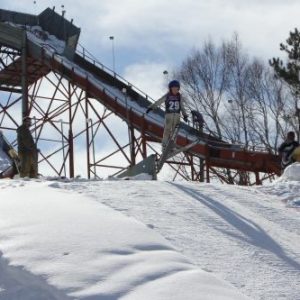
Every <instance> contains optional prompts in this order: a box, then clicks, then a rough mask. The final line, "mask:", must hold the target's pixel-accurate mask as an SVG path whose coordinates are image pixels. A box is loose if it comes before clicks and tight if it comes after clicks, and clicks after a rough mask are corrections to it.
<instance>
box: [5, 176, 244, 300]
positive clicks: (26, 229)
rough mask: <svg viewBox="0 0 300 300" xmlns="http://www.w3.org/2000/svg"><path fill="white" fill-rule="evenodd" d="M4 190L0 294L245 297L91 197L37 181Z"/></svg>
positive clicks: (27, 298) (36, 298)
mask: <svg viewBox="0 0 300 300" xmlns="http://www.w3.org/2000/svg"><path fill="white" fill-rule="evenodd" d="M76 184H79V183H75V182H74V185H76ZM81 186H82V187H84V184H83V183H81ZM0 190H1V197H0V251H1V252H0V290H1V292H0V299H12V300H17V299H22V300H42V299H43V300H46V299H47V300H48V299H49V300H52V299H57V300H62V299H89V300H91V299H97V300H101V299H103V300H104V299H110V300H114V299H123V300H125V299H130V300H135V299H139V300H140V299H143V300H147V299H149V300H150V299H151V300H166V299H170V300H171V299H172V300H177V299H178V300H179V299H180V300H182V299H189V300H196V299H197V300H198V299H202V300H211V299H214V300H225V299H226V300H235V299H238V300H242V299H247V298H246V297H244V296H243V295H241V294H240V292H238V291H237V290H236V289H235V288H233V287H232V286H231V285H229V284H228V283H226V282H225V281H223V280H220V279H217V278H216V277H215V276H213V275H212V274H209V273H207V272H204V271H202V270H201V269H199V268H198V267H196V266H194V265H193V264H192V263H190V261H189V260H188V259H187V258H186V257H184V256H183V255H182V254H180V253H178V252H177V251H176V250H175V249H174V248H173V247H172V245H171V244H170V243H169V242H167V241H166V240H165V239H164V238H163V237H162V236H160V235H159V234H158V233H156V232H155V231H154V230H151V229H150V228H149V227H147V226H146V225H144V224H143V223H141V222H139V221H137V220H136V219H134V218H132V217H127V216H125V215H124V214H122V213H120V212H118V211H116V210H114V209H112V208H109V207H108V206H106V205H104V204H102V203H99V202H97V201H94V200H92V199H91V198H89V197H88V196H84V195H82V194H79V193H74V192H73V191H67V190H62V189H60V188H59V184H57V183H53V182H51V183H49V182H41V181H38V180H37V181H22V180H19V181H17V180H14V181H9V180H3V181H1V182H0ZM99 197H100V198H101V197H102V196H101V193H99ZM121 200H124V199H121ZM20 295H21V296H20Z"/></svg>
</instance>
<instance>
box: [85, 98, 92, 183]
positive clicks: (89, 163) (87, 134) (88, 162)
mask: <svg viewBox="0 0 300 300" xmlns="http://www.w3.org/2000/svg"><path fill="white" fill-rule="evenodd" d="M85 124H86V162H87V176H88V179H91V169H90V167H91V156H90V129H89V103H88V97H87V93H85Z"/></svg>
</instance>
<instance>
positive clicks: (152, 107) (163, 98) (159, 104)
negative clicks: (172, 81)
mask: <svg viewBox="0 0 300 300" xmlns="http://www.w3.org/2000/svg"><path fill="white" fill-rule="evenodd" d="M165 101H166V95H164V96H162V97H161V98H160V99H158V100H157V101H155V102H154V103H152V104H151V105H149V107H148V110H152V109H157V108H159V107H160V106H161V105H162V104H163V103H165Z"/></svg>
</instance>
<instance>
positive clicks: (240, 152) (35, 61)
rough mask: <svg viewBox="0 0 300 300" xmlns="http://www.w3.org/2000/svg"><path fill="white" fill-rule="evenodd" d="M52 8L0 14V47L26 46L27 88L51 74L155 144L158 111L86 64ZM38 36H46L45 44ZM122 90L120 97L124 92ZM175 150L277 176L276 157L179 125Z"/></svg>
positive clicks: (74, 32)
mask: <svg viewBox="0 0 300 300" xmlns="http://www.w3.org/2000/svg"><path fill="white" fill-rule="evenodd" d="M61 20H62V17H61V16H59V15H58V14H56V13H55V12H54V10H52V9H46V10H45V11H44V12H42V13H41V14H40V15H39V16H33V15H26V14H21V13H16V12H10V11H6V10H0V21H1V22H0V46H5V47H9V48H11V49H16V50H19V51H21V50H22V48H24V47H26V51H27V64H28V79H27V80H28V84H32V83H34V82H35V81H37V80H38V79H39V78H41V77H42V76H45V75H46V74H48V73H49V72H51V71H55V72H57V73H59V74H61V75H62V76H64V78H66V79H67V80H69V81H71V82H72V83H73V84H75V85H76V86H78V87H80V88H81V89H82V90H84V91H86V93H87V94H88V95H89V97H91V98H95V99H97V100H98V101H100V102H101V103H102V104H103V105H104V106H105V107H106V108H107V109H109V110H110V111H112V112H113V113H114V114H116V115H117V116H118V117H120V118H121V119H123V120H124V121H126V122H130V124H131V125H132V126H133V127H134V128H135V129H136V130H138V131H140V132H142V133H143V134H145V136H146V137H147V139H149V141H157V142H161V140H162V135H163V130H164V112H163V111H162V110H158V111H155V112H151V113H150V114H146V113H145V112H146V108H147V107H148V105H149V104H150V103H151V102H152V101H153V100H152V99H151V98H150V97H149V96H148V95H146V94H145V93H143V92H142V91H140V90H139V89H138V88H136V87H134V86H133V85H132V84H130V83H129V82H128V81H126V80H125V79H124V78H122V77H121V76H119V75H118V74H116V73H114V72H113V71H111V70H109V69H108V68H106V67H105V66H103V65H101V63H99V62H96V61H94V60H91V59H90V58H89V57H88V56H86V55H85V53H84V51H80V52H79V51H77V48H78V47H77V43H78V39H79V35H80V29H79V28H77V27H75V26H74V25H73V24H72V23H71V22H68V21H65V23H64V24H66V25H64V30H62V27H63V26H60V22H61ZM43 32H48V33H49V37H47V39H45V38H44V37H43ZM21 64H22V61H21V58H19V59H18V60H17V61H14V62H13V63H12V65H10V66H8V67H6V68H4V69H2V70H1V71H0V82H1V84H0V90H1V89H2V90H10V89H13V88H15V87H16V86H19V85H20V82H21V81H22V78H21V76H22V74H21V72H14V76H12V75H11V74H12V72H13V70H19V71H20V70H21ZM124 91H126V92H124ZM180 128H181V129H180V131H179V134H178V137H177V141H176V143H177V145H178V146H179V147H184V146H186V145H188V144H189V143H192V142H193V141H195V140H197V139H199V135H200V139H199V143H197V145H195V146H194V147H192V148H191V149H189V152H190V153H192V154H193V155H196V156H198V157H199V158H203V159H205V160H206V161H207V164H208V165H209V166H211V167H215V168H228V169H234V170H241V171H249V172H255V173H273V174H274V173H275V174H277V175H279V174H280V163H279V157H278V156H276V155H272V154H269V153H266V152H256V151H248V150H245V149H243V148H241V147H239V146H236V145H231V144H229V143H226V142H223V141H222V140H220V139H217V138H215V137H213V136H211V135H208V134H205V133H201V134H200V133H199V132H198V131H197V130H195V129H194V128H192V127H190V126H188V125H186V124H183V123H182V124H181V127H180Z"/></svg>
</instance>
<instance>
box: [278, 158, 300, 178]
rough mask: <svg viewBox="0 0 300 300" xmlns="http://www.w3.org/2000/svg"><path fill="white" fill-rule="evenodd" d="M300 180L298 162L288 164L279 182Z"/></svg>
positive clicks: (299, 165)
mask: <svg viewBox="0 0 300 300" xmlns="http://www.w3.org/2000/svg"><path fill="white" fill-rule="evenodd" d="M291 181H297V182H300V163H299V162H296V163H293V164H292V165H290V166H288V167H287V168H286V169H285V170H284V173H283V174H282V176H281V177H280V178H279V179H278V180H277V182H291Z"/></svg>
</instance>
